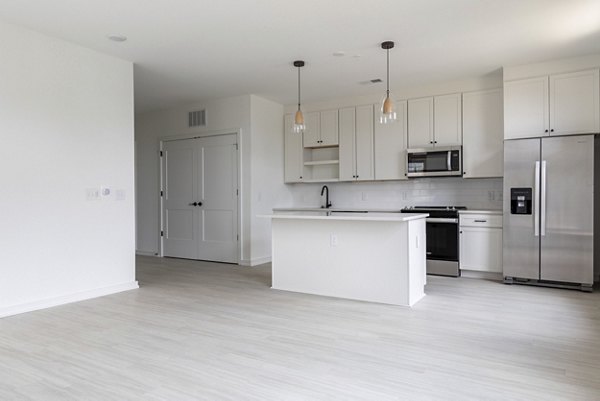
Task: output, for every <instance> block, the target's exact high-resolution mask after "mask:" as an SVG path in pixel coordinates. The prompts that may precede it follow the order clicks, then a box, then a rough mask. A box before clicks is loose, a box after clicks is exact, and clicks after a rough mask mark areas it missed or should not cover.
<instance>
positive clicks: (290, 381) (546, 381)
mask: <svg viewBox="0 0 600 401" xmlns="http://www.w3.org/2000/svg"><path fill="white" fill-rule="evenodd" d="M138 280H139V281H140V285H141V288H140V289H139V290H134V291H129V292H126V293H121V294H116V295H112V296H107V297H103V298H99V299H94V300H90V301H85V302H80V303H77V304H71V305H65V306H60V307H55V308H51V309H47V310H43V311H38V312H32V313H27V314H22V315H18V316H13V317H9V318H5V319H1V320H0V400H31V399H33V400H44V401H52V400H102V401H109V400H119V401H120V400H174V401H175V400H176V401H181V400H277V401H281V400H377V401H380V400H438V399H440V400H441V399H448V400H600V292H596V293H593V294H586V293H581V292H577V291H569V290H555V289H548V288H532V287H525V286H516V285H515V286H507V285H503V284H500V283H496V282H492V281H484V280H476V279H452V278H442V277H429V284H428V286H427V294H428V296H427V297H426V298H425V299H424V300H422V301H421V302H419V303H418V304H417V305H416V306H415V307H414V308H413V309H408V308H402V307H395V306H388V305H379V304H371V303H366V302H357V301H349V300H341V299H333V298H325V297H319V296H312V295H304V294H294V293H287V292H282V291H276V290H271V289H270V288H269V285H270V266H269V265H265V266H262V267H258V268H247V267H237V266H231V265H225V264H216V263H207V262H193V261H185V260H174V259H159V258H152V257H140V258H138Z"/></svg>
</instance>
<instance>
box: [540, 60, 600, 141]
mask: <svg viewBox="0 0 600 401" xmlns="http://www.w3.org/2000/svg"><path fill="white" fill-rule="evenodd" d="M599 95H600V85H599V79H598V70H588V71H580V72H574V73H570V74H560V75H551V76H550V135H573V134H590V133H598V132H600V105H599V104H598V96H599Z"/></svg>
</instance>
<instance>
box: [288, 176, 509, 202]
mask: <svg viewBox="0 0 600 401" xmlns="http://www.w3.org/2000/svg"><path fill="white" fill-rule="evenodd" d="M322 186H323V184H292V185H288V187H289V190H290V193H291V196H292V202H293V204H292V205H289V204H288V205H278V206H279V207H310V206H320V205H321V204H323V203H324V199H322V198H321V196H320V193H321V187H322ZM327 186H328V187H329V199H330V200H331V202H332V203H333V207H347V208H359V209H360V208H367V209H368V208H373V209H401V208H403V207H405V206H416V205H419V206H450V205H452V206H466V207H467V208H469V209H502V179H501V178H490V179H463V178H460V177H444V178H419V179H412V180H407V181H389V182H356V183H347V182H344V183H329V184H327Z"/></svg>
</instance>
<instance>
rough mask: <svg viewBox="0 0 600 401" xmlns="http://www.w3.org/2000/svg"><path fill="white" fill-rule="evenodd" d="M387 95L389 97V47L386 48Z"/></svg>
mask: <svg viewBox="0 0 600 401" xmlns="http://www.w3.org/2000/svg"><path fill="white" fill-rule="evenodd" d="M386 95H387V97H390V49H387V91H386Z"/></svg>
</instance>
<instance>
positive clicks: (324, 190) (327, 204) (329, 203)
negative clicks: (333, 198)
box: [321, 185, 331, 209]
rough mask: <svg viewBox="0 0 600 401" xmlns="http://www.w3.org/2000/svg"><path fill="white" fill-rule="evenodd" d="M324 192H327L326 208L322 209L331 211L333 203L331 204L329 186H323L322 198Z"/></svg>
mask: <svg viewBox="0 0 600 401" xmlns="http://www.w3.org/2000/svg"><path fill="white" fill-rule="evenodd" d="M323 192H325V206H321V207H322V208H325V209H329V208H330V207H331V202H329V188H327V185H323V188H321V196H323Z"/></svg>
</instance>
